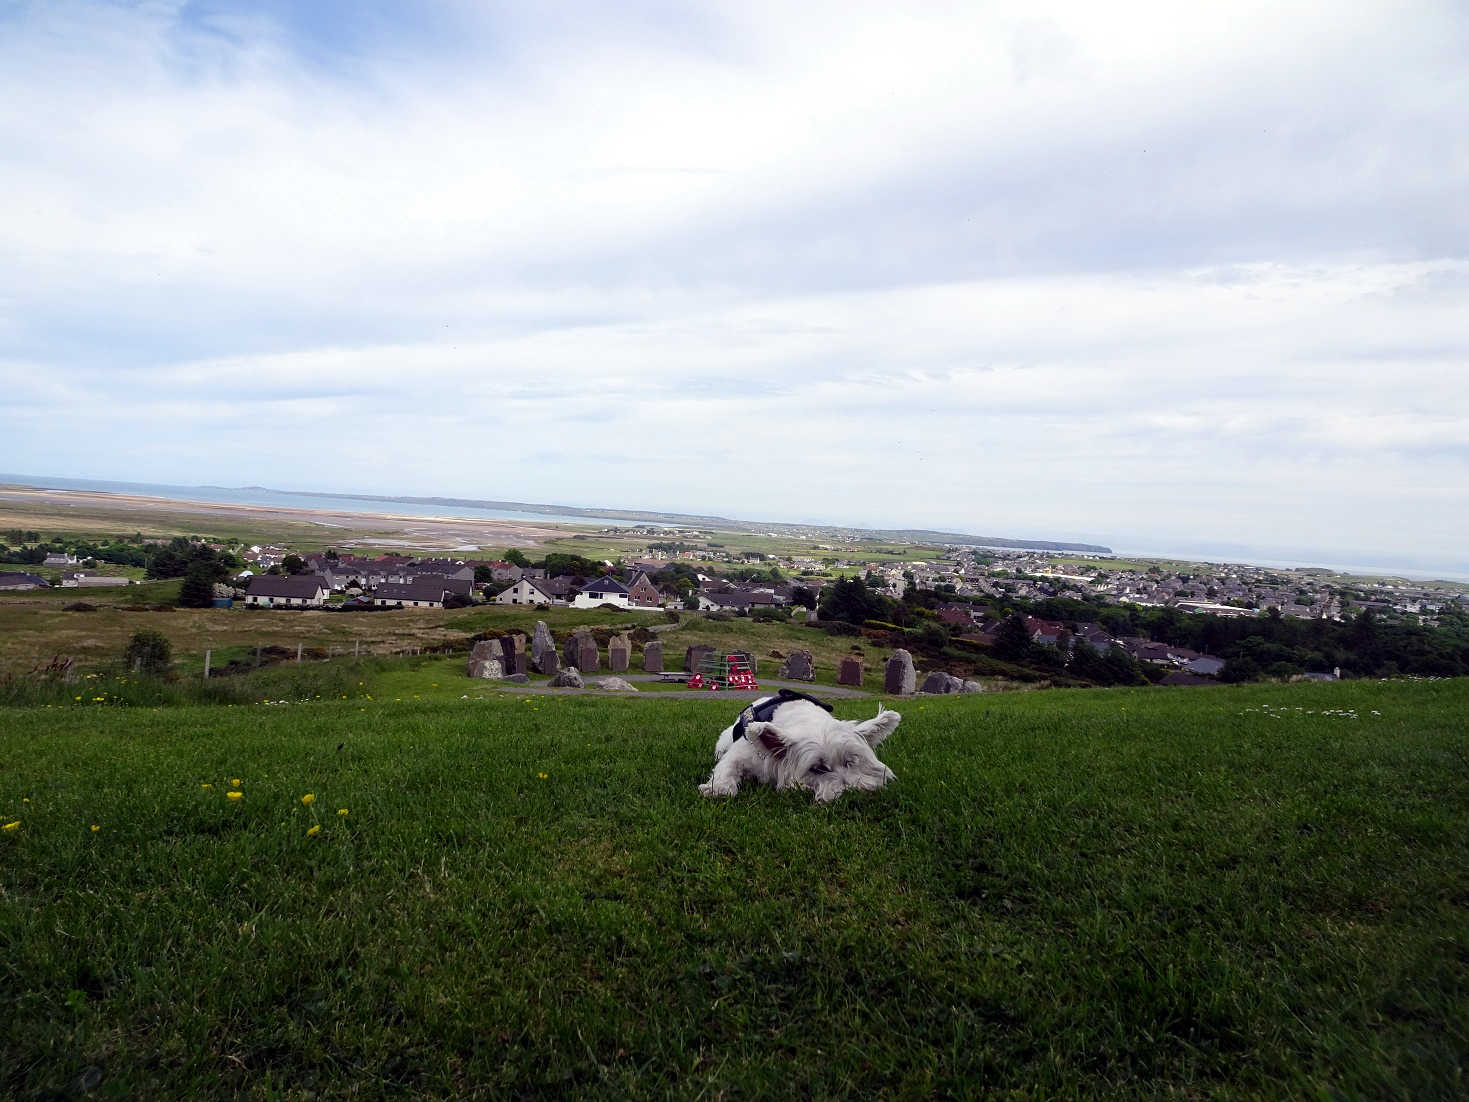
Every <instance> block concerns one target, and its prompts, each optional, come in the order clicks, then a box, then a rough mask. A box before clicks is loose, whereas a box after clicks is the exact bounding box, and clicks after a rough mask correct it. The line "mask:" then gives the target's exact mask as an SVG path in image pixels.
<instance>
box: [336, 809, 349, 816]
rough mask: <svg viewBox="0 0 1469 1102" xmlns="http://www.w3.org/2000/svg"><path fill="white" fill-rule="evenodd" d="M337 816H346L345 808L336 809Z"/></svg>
mask: <svg viewBox="0 0 1469 1102" xmlns="http://www.w3.org/2000/svg"><path fill="white" fill-rule="evenodd" d="M337 814H338V815H345V814H347V809H346V808H345V807H339V808H337Z"/></svg>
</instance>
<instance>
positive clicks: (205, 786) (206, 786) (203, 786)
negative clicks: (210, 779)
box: [199, 784, 214, 788]
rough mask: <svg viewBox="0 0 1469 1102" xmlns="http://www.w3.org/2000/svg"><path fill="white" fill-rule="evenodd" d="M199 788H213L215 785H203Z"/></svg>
mask: <svg viewBox="0 0 1469 1102" xmlns="http://www.w3.org/2000/svg"><path fill="white" fill-rule="evenodd" d="M199 787H200V788H213V787H214V785H212V784H201V785H200V786H199Z"/></svg>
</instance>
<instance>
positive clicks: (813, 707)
mask: <svg viewBox="0 0 1469 1102" xmlns="http://www.w3.org/2000/svg"><path fill="white" fill-rule="evenodd" d="M772 702H773V703H772ZM830 713H831V707H830V705H826V704H822V703H821V702H820V701H817V700H813V699H811V698H810V697H806V696H804V695H802V694H799V693H792V692H790V691H789V690H786V689H782V690H781V695H780V696H778V697H775V696H766V697H761V698H760V699H759V700H757V701H755V703H754V704H753V705H752V706H751V707H749V708H747V709H746V710H745V711H744V713H743V714H742V715H741V717H740V720H739V722H738V723H733V724H730V726H728V727H726V728H725V729H724V730H723V731H722V732H721V733H720V735H719V741H718V742H716V743H715V744H714V759H715V761H716V762H717V764H716V765H715V766H714V772H713V773H711V774H710V775H709V780H708V781H707V782H706V783H704V784H701V785H700V786H699V791H700V792H702V793H703V794H704V795H705V796H733V795H734V794H735V793H736V792H738V791H739V787H740V782H741V781H742V780H744V779H745V778H746V777H751V778H753V779H755V780H757V781H760V782H762V783H764V784H773V785H775V787H776V788H792V787H798V786H799V787H801V788H809V789H810V790H811V791H812V792H814V793H815V794H816V802H817V803H819V804H824V803H830V802H831V801H832V800H835V799H836V798H837V797H838V796H840V795H841V794H842V793H843V792H845V791H846V790H847V789H849V788H860V789H863V790H865V791H868V792H871V791H874V790H876V789H879V788H881V787H882V786H883V785H885V784H887V783H888V781H891V780H896V779H897V778H896V777H895V776H894V775H893V771H892V770H891V769H889V768H888V767H887V766H886V765H884V764H883V763H882V762H880V761H878V760H877V755H876V754H874V753H873V750H874V749H876V748H877V746H878V744H879V743H881V742H882V740H883V739H885V738H887V737H888V736H889V735H890V734H892V733H893V731H895V730H896V729H897V726H898V724H899V723H900V722H901V721H902V719H903V717H902V716H901V715H899V714H898V713H897V712H891V711H888V710H887V709H886V708H884V707H883V706H882V705H880V704H879V705H878V709H877V715H876V717H874V718H873V719H869V720H867V721H866V722H865V723H858V722H857V721H855V720H842V719H836V718H835V717H833V716H832V715H831V714H830ZM740 729H743V732H744V737H743V738H741V737H738V736H737V732H738V731H739V730H740Z"/></svg>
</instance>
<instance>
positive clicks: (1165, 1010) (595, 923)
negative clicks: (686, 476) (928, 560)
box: [0, 661, 1469, 1099]
mask: <svg viewBox="0 0 1469 1102" xmlns="http://www.w3.org/2000/svg"><path fill="white" fill-rule="evenodd" d="M415 667H416V668H415ZM310 668H311V667H307V669H310ZM359 669H360V670H361V672H362V676H360V678H358V679H359V680H361V681H362V684H361V685H360V686H358V685H355V684H351V685H347V686H338V687H345V688H346V689H347V690H348V691H347V692H346V693H345V694H342V693H338V694H336V695H337V696H338V699H334V700H321V701H316V700H313V699H310V698H311V697H313V696H315V695H317V694H315V693H311V692H310V691H309V690H310V685H309V684H305V683H303V686H302V697H301V698H300V699H301V702H297V703H287V704H272V705H261V704H255V705H252V706H248V707H246V706H239V705H237V706H234V707H228V706H213V707H203V706H176V707H161V708H158V709H157V710H154V709H153V708H152V707H148V706H144V705H142V704H138V705H132V706H119V707H100V706H99V707H94V708H87V709H85V710H84V709H82V708H79V707H76V708H51V709H46V708H44V707H32V708H10V709H0V823H9V822H18V823H19V825H18V826H17V827H15V828H13V829H10V830H5V831H3V832H0V992H3V993H4V997H5V1000H6V1013H5V1014H4V1016H3V1018H0V1050H3V1051H4V1052H5V1054H6V1059H5V1060H4V1061H3V1062H0V1094H3V1095H6V1096H10V1097H17V1098H48V1097H55V1096H59V1095H61V1094H65V1093H68V1092H70V1093H80V1092H81V1090H82V1088H83V1087H85V1086H87V1085H90V1084H96V1089H97V1091H98V1092H99V1093H101V1094H110V1095H112V1096H117V1097H172V1098H186V1097H187V1098H208V1097H221V1098H223V1097H252V1098H278V1097H279V1098H304V1097H308V1096H322V1095H326V1096H331V1097H340V1096H349V1095H350V1096H353V1097H363V1098H377V1097H388V1096H404V1095H406V1096H410V1097H455V1098H475V1097H481V1098H491V1097H503V1096H513V1097H524V1096H535V1095H553V1094H554V1095H558V1096H564V1095H567V1094H572V1093H575V1094H582V1095H593V1096H600V1097H618V1098H623V1097H644V1098H648V1097H667V1096H675V1097H699V1096H705V1095H707V1096H709V1097H758V1096H765V1095H781V1096H800V1097H806V1096H813V1097H829V1096H843V1095H854V1094H862V1095H864V1096H866V1095H875V1096H889V1097H934V1096H974V1095H979V1094H989V1093H994V1094H1012V1095H1014V1096H1016V1097H1033V1098H1054V1097H1078V1096H1091V1097H1095V1096H1100V1095H1106V1096H1120V1097H1136V1098H1152V1097H1161V1096H1178V1095H1185V1096H1192V1097H1272V1098H1275V1097H1297V1098H1326V1097H1372V1098H1415V1099H1417V1098H1435V1097H1438V1098H1447V1097H1455V1096H1462V1094H1463V1092H1464V1090H1465V1086H1466V1084H1465V1083H1464V1077H1463V1070H1462V1064H1463V1055H1464V1052H1465V1046H1466V1040H1469V1011H1466V1008H1469V981H1466V963H1469V866H1466V863H1465V861H1464V838H1465V836H1466V829H1469V783H1466V782H1469V757H1466V750H1469V745H1466V744H1469V736H1466V733H1465V729H1464V725H1463V722H1462V718H1463V716H1464V715H1465V714H1466V710H1469V682H1465V681H1446V682H1396V683H1384V684H1377V683H1371V684H1368V683H1342V684H1335V685H1326V686H1318V685H1292V686H1241V687H1228V688H1219V689H1191V690H1159V689H1152V690H1110V691H1086V692H1053V693H1044V694H1003V695H994V696H983V697H966V698H935V699H932V700H929V699H922V700H913V701H906V702H904V703H903V705H902V710H903V712H904V717H905V718H904V721H903V725H902V727H901V728H900V729H899V731H898V733H897V734H896V735H895V736H894V737H893V738H892V739H891V740H890V741H889V742H888V743H887V744H886V745H885V746H884V748H883V752H882V753H883V757H884V759H885V760H886V761H888V762H889V764H890V765H892V767H893V769H894V770H895V771H896V773H897V774H898V777H899V781H898V783H897V784H895V785H892V786H890V787H889V788H887V789H885V790H883V791H882V792H880V793H875V794H869V795H866V796H860V797H848V798H846V799H844V800H843V801H841V802H839V803H838V804H836V805H834V806H832V807H829V808H817V807H814V806H813V805H811V803H810V801H809V798H807V797H803V796H802V795H801V794H799V793H794V792H792V793H776V792H772V791H769V790H764V789H761V790H754V791H750V792H747V793H744V794H742V795H741V796H740V797H738V798H737V799H735V800H733V801H728V802H709V801H705V800H703V799H702V798H700V797H699V796H698V794H697V791H696V789H695V786H696V784H697V783H698V782H699V781H700V780H702V779H703V778H704V777H705V776H706V775H707V772H708V769H709V767H710V765H711V748H712V742H713V737H714V734H715V732H717V730H718V728H719V727H720V726H722V725H723V724H724V723H726V722H728V720H729V718H730V716H729V707H728V703H727V702H723V701H718V700H711V701H704V700H668V699H663V700H636V699H631V700H622V699H608V698H588V697H580V698H576V697H573V698H559V697H558V698H540V697H528V696H525V695H515V694H509V695H505V694H499V693H496V694H494V695H490V696H486V697H484V698H482V699H481V698H475V697H471V698H470V699H465V700H461V699H459V696H460V695H461V694H462V692H463V688H462V686H464V685H466V684H467V682H466V681H464V680H463V679H460V680H459V681H458V683H457V684H455V683H453V682H450V681H448V680H447V679H446V678H445V676H444V674H445V672H446V670H445V668H444V667H443V665H442V663H435V662H428V661H426V662H423V663H416V664H409V665H408V666H405V665H404V664H401V663H395V664H386V665H382V666H380V667H379V666H376V665H372V664H368V663H363V664H362V665H361V666H360V667H359ZM435 682H437V685H435ZM414 688H417V689H419V690H420V692H419V693H418V695H419V696H420V699H418V700H413V699H411V694H410V696H409V698H408V699H401V700H395V699H393V696H398V697H402V696H404V690H411V689H414ZM385 689H392V690H393V693H392V695H389V694H388V693H385V692H384V691H383V690H385ZM321 695H324V696H325V695H327V694H321ZM341 695H347V696H349V697H350V699H347V700H342V699H340V696H341ZM369 698H371V699H369ZM837 711H838V714H839V715H844V716H853V717H855V716H857V715H864V714H871V711H872V705H871V704H869V703H862V704H848V703H839V704H838V705H837ZM236 779H238V781H239V783H238V784H234V785H232V784H231V782H233V781H235V780H236ZM206 785H208V786H210V787H204V786H206ZM232 789H233V790H235V791H239V792H241V793H242V796H241V797H240V798H239V799H238V800H234V801H232V800H229V799H228V798H227V796H226V793H227V792H228V791H231V790H232ZM308 794H310V795H312V796H313V797H314V799H313V800H312V802H310V803H309V804H308V803H303V802H302V797H303V796H306V795H308ZM341 808H345V809H347V811H348V814H347V815H345V816H343V815H338V814H337V812H338V809H341ZM94 825H95V826H96V827H98V829H97V830H95V831H94V830H93V829H92V827H93V826H94ZM313 826H320V827H321V829H320V830H319V831H318V832H316V833H314V834H309V833H308V832H309V831H310V829H311V828H312V827H313Z"/></svg>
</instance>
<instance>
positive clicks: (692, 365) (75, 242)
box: [0, 0, 1469, 571]
mask: <svg viewBox="0 0 1469 1102" xmlns="http://www.w3.org/2000/svg"><path fill="white" fill-rule="evenodd" d="M1466 396H1469V4H1465V3H1463V2H1462V0H1352V2H1350V3H1344V2H1342V0H1320V2H1314V0H1268V2H1256V0H1235V2H1232V3H1230V4H1221V5H1208V4H1179V3H1176V2H1175V0H1167V2H1153V0H1112V2H1109V3H1106V4H1096V3H1094V2H1070V0H1023V2H1014V3H1012V2H1009V0H996V2H985V0H966V2H934V3H925V2H922V0H911V2H907V3H903V4H892V3H880V4H868V3H864V2H861V0H842V2H840V3H837V2H831V3H828V2H826V0H803V2H802V3H800V4H790V3H785V2H781V3H775V2H766V0H737V2H733V0H732V2H729V3H723V2H709V3H701V2H698V0H693V2H689V0H680V2H673V0H668V2H661V0H626V2H621V3H617V4H606V3H593V2H579V0H567V2H559V0H537V2H536V3H524V2H520V3H493V2H483V0H447V2H423V3H401V4H400V3H390V2H387V0H352V2H346V0H340V2H338V0H313V2H312V3H310V4H299V3H295V2H290V0H273V2H272V0H267V2H260V0H252V2H248V3H247V2H226V0H202V2H178V0H137V2H102V0H93V2H76V0H34V2H33V0H0V470H10V471H21V472H28V473H34V474H36V475H53V476H69V477H78V478H98V479H118V480H126V481H140V482H166V483H173V484H195V483H215V484H220V485H252V484H253V485H267V486H273V487H279V488H286V489H314V490H332V491H343V492H355V493H391V494H409V495H441V496H460V497H473V498H486V499H503V500H517V501H531V502H546V503H553V504H565V505H584V506H605V507H619V508H648V509H660V510H669V511H682V512H697V513H718V514H722V515H725V516H732V517H739V518H743V519H752V520H773V521H792V522H800V521H809V522H815V523H833V524H850V525H862V526H872V527H884V528H898V527H923V528H938V529H946V530H957V531H963V532H971V533H976V534H982V535H992V536H1006V537H1019V538H1034V539H1059V540H1085V541H1088V542H1096V543H1103V544H1106V545H1108V546H1113V547H1116V548H1120V549H1133V550H1145V549H1155V550H1158V551H1160V552H1161V551H1170V552H1195V553H1200V554H1203V553H1206V552H1208V551H1211V550H1213V551H1219V550H1231V549H1232V550H1237V551H1243V550H1244V549H1251V550H1253V551H1255V552H1256V553H1257V554H1264V553H1272V554H1276V555H1282V554H1284V555H1290V556H1293V557H1294V556H1298V555H1299V556H1313V557H1315V558H1317V559H1319V560H1323V561H1335V560H1337V559H1342V558H1343V557H1344V556H1346V555H1347V554H1348V553H1353V554H1367V553H1371V554H1375V555H1377V556H1379V557H1381V558H1384V559H1388V558H1391V559H1392V560H1393V561H1395V562H1398V563H1400V564H1402V565H1413V564H1422V565H1426V566H1430V567H1432V566H1440V565H1444V564H1451V565H1456V566H1457V568H1458V569H1461V570H1464V571H1469V409H1466Z"/></svg>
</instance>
